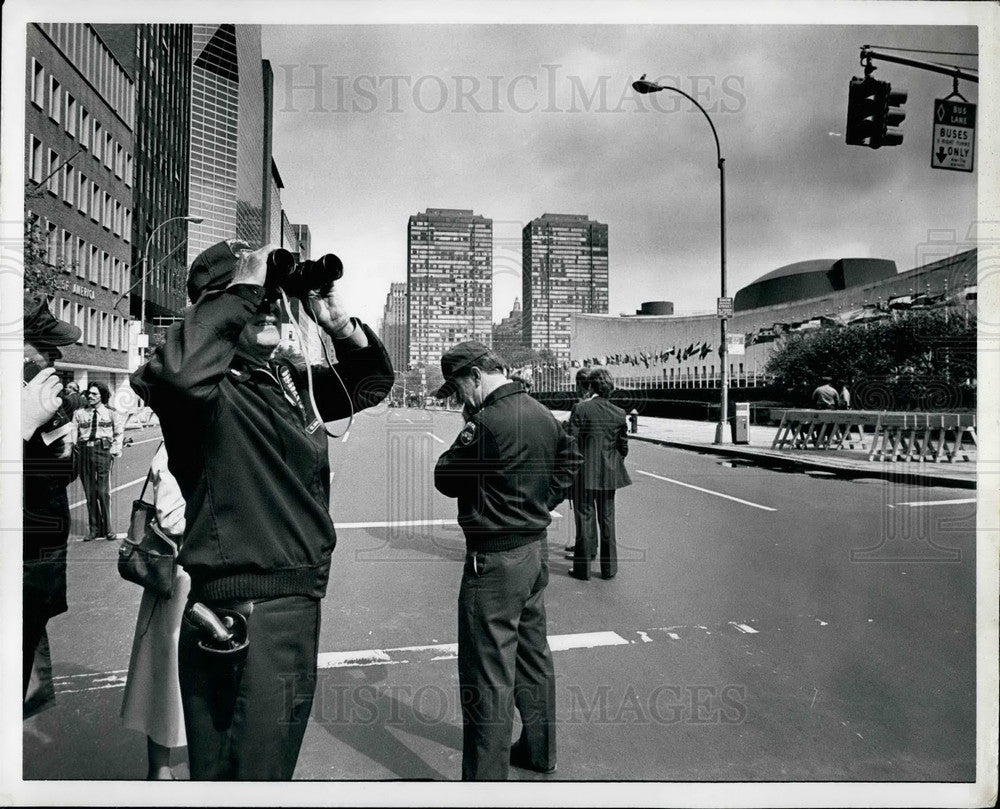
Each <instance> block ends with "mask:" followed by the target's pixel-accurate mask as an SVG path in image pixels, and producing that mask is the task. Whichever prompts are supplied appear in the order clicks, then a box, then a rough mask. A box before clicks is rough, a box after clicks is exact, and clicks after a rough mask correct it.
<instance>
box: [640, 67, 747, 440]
mask: <svg viewBox="0 0 1000 809" xmlns="http://www.w3.org/2000/svg"><path fill="white" fill-rule="evenodd" d="M632 89H633V90H635V91H636V92H637V93H643V94H647V93H658V92H660V90H670V91H671V92H672V93H679V94H680V95H682V96H684V97H685V98H686V99H687V100H688V101H690V102H691V103H692V104H694V105H695V106H696V107H697V108H698V109H699V110H701V114H702V115H704V116H705V120H706V121H708V125H709V126H710V127H712V137H713V138H715V155H716V158H717V160H718V166H719V197H720V220H719V221H720V232H721V246H722V265H721V266H722V295H721V297H723V298H725V297H726V161H725V159H724V158H723V157H722V150H721V149H720V148H719V135H718V133H717V132H716V131H715V124H713V123H712V119H711V118H710V117H709V115H708V113H707V112H705V108H704V107H703V106H701V104H699V103H698V102H697V101H695V99H693V98H692V97H691V96H689V95H688V94H687V93H685V92H684V91H683V90H679V89H678V88H676V87H671V86H669V85H662V84H656V83H655V82H651V81H646V74H645V73H643V74H642V76H641V77H640V78H639V80H638V81H634V82H632ZM719 323H720V333H721V339H722V346H721V348H720V358H721V360H722V372H721V374H720V375H719V383H720V387H721V388H722V402H721V405H722V407H721V410H720V411H719V423H718V424H717V425H716V427H715V443H716V444H721V443H723V438H722V437H723V435H724V433H725V428H726V423H727V422H728V421H729V348H728V346H727V344H726V318H725V317H720V318H719Z"/></svg>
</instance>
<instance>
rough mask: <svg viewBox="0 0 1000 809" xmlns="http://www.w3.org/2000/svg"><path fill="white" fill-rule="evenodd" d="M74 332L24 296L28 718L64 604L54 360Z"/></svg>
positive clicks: (66, 461)
mask: <svg viewBox="0 0 1000 809" xmlns="http://www.w3.org/2000/svg"><path fill="white" fill-rule="evenodd" d="M79 338H80V329H79V327H77V326H73V325H71V324H69V323H66V322H65V321H63V320H57V319H56V318H55V317H54V316H53V315H52V313H51V312H50V311H49V308H48V302H47V301H46V299H45V297H44V296H42V295H25V296H24V377H23V384H22V387H21V439H22V442H23V443H22V446H21V450H22V453H23V455H22V467H21V475H22V496H21V508H22V512H23V524H22V528H23V539H22V553H23V556H22V559H23V561H24V571H23V576H22V600H23V604H22V606H23V614H22V617H21V630H22V637H21V648H22V669H21V674H22V680H21V697H22V701H23V711H24V716H25V717H28V716H30V715H32V714H33V713H37V712H38V711H39V710H41V709H42V708H43V707H45V706H46V705H47V704H48V703H49V702H51V701H52V700H53V699H55V689H54V688H53V686H52V677H51V660H50V657H49V643H48V634H47V632H46V624H47V623H48V621H49V619H50V618H52V617H54V616H56V615H60V614H61V613H64V612H66V610H67V606H66V551H67V545H66V543H67V539H68V538H69V498H68V496H67V494H66V487H67V486H69V484H70V483H72V482H73V479H74V478H75V477H76V472H75V468H74V463H73V445H74V439H73V422H72V419H71V417H70V406H69V405H64V397H62V396H61V395H60V394H61V392H62V383H61V382H60V381H59V377H58V376H57V375H56V372H55V368H54V367H53V366H54V365H55V362H56V360H58V359H60V358H61V357H62V352H61V351H60V348H61V347H62V346H68V345H72V344H73V343H75V342H76V341H77V340H78V339H79ZM33 675H34V676H33ZM29 685H31V689H30V693H29Z"/></svg>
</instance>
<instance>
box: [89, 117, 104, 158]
mask: <svg viewBox="0 0 1000 809" xmlns="http://www.w3.org/2000/svg"><path fill="white" fill-rule="evenodd" d="M91 143H92V145H93V146H92V148H93V152H94V157H96V158H97V159H98V160H100V159H101V148H102V147H103V146H104V127H102V126H101V125H100V123H98V121H97V119H96V118H95V119H94V137H93V140H92V141H91Z"/></svg>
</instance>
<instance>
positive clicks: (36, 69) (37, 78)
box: [31, 59, 45, 109]
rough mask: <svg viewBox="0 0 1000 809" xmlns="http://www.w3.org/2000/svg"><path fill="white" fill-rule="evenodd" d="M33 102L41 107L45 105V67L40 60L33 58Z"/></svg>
mask: <svg viewBox="0 0 1000 809" xmlns="http://www.w3.org/2000/svg"><path fill="white" fill-rule="evenodd" d="M31 103H32V104H34V105H35V106H36V107H38V108H39V109H41V108H42V107H44V106H45V68H43V67H42V66H41V65H40V64H39V63H38V60H36V59H32V60H31Z"/></svg>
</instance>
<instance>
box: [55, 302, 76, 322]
mask: <svg viewBox="0 0 1000 809" xmlns="http://www.w3.org/2000/svg"><path fill="white" fill-rule="evenodd" d="M56 317H57V318H59V319H60V320H65V321H66V322H67V323H72V322H73V304H72V303H70V302H69V301H68V300H66V299H65V298H61V299H60V300H59V314H57V315H56Z"/></svg>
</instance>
